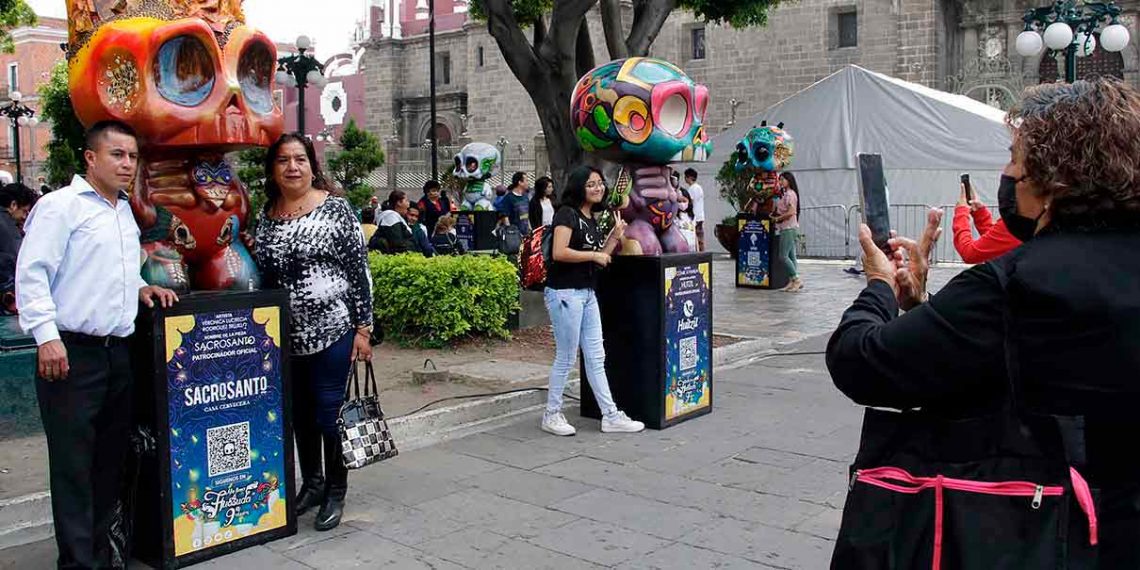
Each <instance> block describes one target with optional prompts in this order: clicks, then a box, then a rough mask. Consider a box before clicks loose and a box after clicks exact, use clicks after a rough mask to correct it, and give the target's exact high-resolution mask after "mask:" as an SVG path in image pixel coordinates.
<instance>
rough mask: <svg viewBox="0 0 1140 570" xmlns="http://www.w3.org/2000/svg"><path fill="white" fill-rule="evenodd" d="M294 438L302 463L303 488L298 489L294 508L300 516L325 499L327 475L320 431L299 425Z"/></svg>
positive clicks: (299, 460) (299, 459) (298, 456)
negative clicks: (323, 466) (322, 462)
mask: <svg viewBox="0 0 1140 570" xmlns="http://www.w3.org/2000/svg"><path fill="white" fill-rule="evenodd" d="M294 439H296V440H297V461H298V462H299V463H300V464H301V489H300V490H298V491H297V498H296V499H295V500H294V502H293V510H294V511H295V512H296V513H297V516H298V517H299V516H301V515H303V514H305V513H307V512H309V511H310V510H311V509H312V508H313V507H316V506H318V505H320V504H321V501H323V500H324V498H325V477H324V475H322V472H321V434H320V432H318V431H316V430H314V429H312V428H307V426H298V429H297V431H295V432H294Z"/></svg>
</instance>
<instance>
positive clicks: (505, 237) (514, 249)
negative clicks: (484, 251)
mask: <svg viewBox="0 0 1140 570" xmlns="http://www.w3.org/2000/svg"><path fill="white" fill-rule="evenodd" d="M522 242H523V239H522V232H521V231H519V227H518V226H514V225H511V226H503V227H501V228H499V253H502V254H503V255H517V254H518V253H519V250H520V249H522Z"/></svg>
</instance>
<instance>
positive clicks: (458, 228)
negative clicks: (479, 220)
mask: <svg viewBox="0 0 1140 570" xmlns="http://www.w3.org/2000/svg"><path fill="white" fill-rule="evenodd" d="M455 237H457V238H459V241H460V243H462V244H463V249H465V250H467V251H472V250H474V249H475V213H474V212H459V213H457V214H456V215H455Z"/></svg>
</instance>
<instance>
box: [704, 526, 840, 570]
mask: <svg viewBox="0 0 1140 570" xmlns="http://www.w3.org/2000/svg"><path fill="white" fill-rule="evenodd" d="M681 541H682V542H685V543H686V544H691V545H693V546H699V547H701V548H707V549H709V550H715V551H717V552H723V553H725V554H733V555H736V556H739V557H741V558H747V559H748V560H752V561H755V562H761V563H764V564H769V565H772V566H776V567H780V568H803V569H814V568H827V567H828V565H829V564H830V561H831V551H832V544H831V543H830V542H829V541H827V540H823V539H820V538H817V537H814V536H810V535H807V534H802V533H796V532H791V531H788V530H784V529H781V528H776V527H772V526H768V525H765V524H760V523H755V522H745V521H739V520H735V519H730V518H722V519H719V520H718V521H715V522H714V523H712V524H709V525H706V526H703V527H701V528H700V529H698V530H697V531H696V532H693V533H691V534H688V535H686V536H685V537H683V538H682V539H681Z"/></svg>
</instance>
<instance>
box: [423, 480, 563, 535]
mask: <svg viewBox="0 0 1140 570" xmlns="http://www.w3.org/2000/svg"><path fill="white" fill-rule="evenodd" d="M418 508H419V509H420V510H422V511H423V512H424V513H426V514H427V515H428V516H432V517H439V518H447V519H451V520H453V521H458V522H462V523H466V524H467V525H470V526H475V527H478V528H481V529H484V530H489V531H493V532H495V533H498V534H501V535H503V536H508V537H524V538H525V537H531V536H535V535H537V534H540V533H542V532H544V531H546V530H549V529H554V528H557V527H560V526H563V525H566V524H567V523H569V522H571V521H574V520H576V519H577V518H578V517H576V516H574V515H570V514H567V513H564V512H560V511H555V510H552V509H544V508H542V507H536V506H534V505H528V504H526V503H523V502H520V501H516V500H514V499H507V498H505V497H500V496H497V495H492V494H491V493H488V492H486V491H483V490H480V489H467V490H464V491H459V492H456V493H453V494H451V495H448V496H446V497H442V498H440V499H436V500H434V501H429V502H427V503H423V504H421V505H419V507H418Z"/></svg>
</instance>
